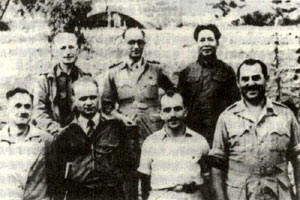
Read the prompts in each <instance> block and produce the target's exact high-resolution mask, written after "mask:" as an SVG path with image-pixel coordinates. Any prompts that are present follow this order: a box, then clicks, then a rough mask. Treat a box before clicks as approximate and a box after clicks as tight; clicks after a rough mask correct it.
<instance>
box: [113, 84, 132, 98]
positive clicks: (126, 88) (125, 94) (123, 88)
mask: <svg viewBox="0 0 300 200" xmlns="http://www.w3.org/2000/svg"><path fill="white" fill-rule="evenodd" d="M117 87H118V89H117V91H118V97H119V99H120V100H126V99H130V98H133V96H134V95H133V88H132V86H131V85H130V84H128V83H122V84H121V85H119V86H117Z"/></svg>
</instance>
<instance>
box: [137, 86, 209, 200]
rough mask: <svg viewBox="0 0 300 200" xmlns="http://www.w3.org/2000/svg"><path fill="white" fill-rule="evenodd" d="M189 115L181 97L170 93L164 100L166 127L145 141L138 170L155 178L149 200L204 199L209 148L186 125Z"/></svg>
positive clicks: (163, 110) (163, 111)
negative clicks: (204, 166) (204, 163)
mask: <svg viewBox="0 0 300 200" xmlns="http://www.w3.org/2000/svg"><path fill="white" fill-rule="evenodd" d="M186 114H187V111H186V108H185V106H184V103H183V98H182V96H181V95H180V94H179V93H174V92H173V91H167V93H166V94H165V95H163V96H162V98H161V118H162V119H163V120H164V122H165V124H164V127H163V128H162V129H161V130H159V131H157V132H155V133H153V134H152V135H150V136H149V137H148V138H147V139H146V140H145V142H144V144H143V147H142V155H141V160H140V166H139V168H138V171H139V172H141V173H142V174H145V175H148V176H150V177H151V191H150V195H149V200H167V199H169V200H171V199H172V200H185V199H189V200H202V199H204V198H203V196H202V193H201V191H200V186H201V185H202V184H203V178H202V176H201V174H202V173H201V172H202V169H201V167H200V161H201V160H203V159H204V158H205V156H206V155H207V154H208V151H209V145H208V143H207V141H206V139H205V138H204V137H203V136H201V135H199V133H196V132H195V131H193V130H191V129H189V128H188V127H187V126H186V125H185V123H184V118H185V117H186ZM144 178H146V177H144ZM145 196H146V195H144V199H146V198H145Z"/></svg>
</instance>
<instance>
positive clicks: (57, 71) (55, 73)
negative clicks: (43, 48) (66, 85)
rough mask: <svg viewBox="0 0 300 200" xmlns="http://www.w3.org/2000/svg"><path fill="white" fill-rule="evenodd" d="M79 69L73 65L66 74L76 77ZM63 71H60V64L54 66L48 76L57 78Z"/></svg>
mask: <svg viewBox="0 0 300 200" xmlns="http://www.w3.org/2000/svg"><path fill="white" fill-rule="evenodd" d="M79 71H80V70H79V68H78V67H77V66H76V65H74V66H73V67H72V69H71V70H70V71H69V73H67V75H68V76H73V75H74V76H76V74H78V73H79ZM63 72H64V71H63V70H62V68H61V66H60V63H58V64H56V65H55V66H54V67H52V68H51V70H50V71H49V72H48V76H49V77H52V78H54V77H55V76H57V77H59V76H60V75H61V74H62V73H63Z"/></svg>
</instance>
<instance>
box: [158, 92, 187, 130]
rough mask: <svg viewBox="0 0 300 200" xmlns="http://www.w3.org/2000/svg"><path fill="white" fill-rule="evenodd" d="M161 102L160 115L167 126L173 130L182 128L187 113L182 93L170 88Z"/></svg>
mask: <svg viewBox="0 0 300 200" xmlns="http://www.w3.org/2000/svg"><path fill="white" fill-rule="evenodd" d="M160 104H161V110H160V116H161V119H162V120H163V121H164V122H165V124H166V126H167V127H168V128H170V129H173V130H176V129H179V128H181V127H182V126H183V125H184V119H185V117H186V115H187V110H186V108H185V103H184V99H183V97H182V95H181V94H180V93H178V92H176V91H174V90H169V91H167V92H166V93H165V94H163V95H162V97H161V99H160Z"/></svg>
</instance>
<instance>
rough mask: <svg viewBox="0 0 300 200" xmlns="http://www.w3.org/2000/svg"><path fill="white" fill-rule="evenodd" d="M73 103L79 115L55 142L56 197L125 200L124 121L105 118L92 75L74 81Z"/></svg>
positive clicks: (83, 199) (71, 199) (70, 199)
mask: <svg viewBox="0 0 300 200" xmlns="http://www.w3.org/2000/svg"><path fill="white" fill-rule="evenodd" d="M73 102H74V109H75V113H76V117H75V119H74V120H73V122H71V124H69V125H68V126H67V127H66V128H65V129H64V130H63V131H62V132H61V133H60V134H59V135H58V136H57V137H56V139H55V141H54V149H55V151H56V154H55V155H56V157H57V158H56V163H57V170H56V171H57V173H58V179H57V181H56V182H57V184H56V187H55V191H56V199H68V200H75V199H78V200H79V199H80V200H90V199H91V200H92V199H105V200H110V199H111V200H119V199H124V192H123V188H122V186H123V175H124V169H125V168H126V164H125V162H126V160H125V158H126V156H125V155H126V149H127V148H125V140H124V138H123V137H124V135H125V134H124V133H123V130H124V127H123V125H122V123H121V122H120V121H118V120H104V119H103V117H101V114H100V113H99V112H98V111H99V92H98V85H97V83H96V82H95V81H94V80H93V79H92V78H90V77H84V78H81V79H79V80H77V81H75V82H74V83H73Z"/></svg>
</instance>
